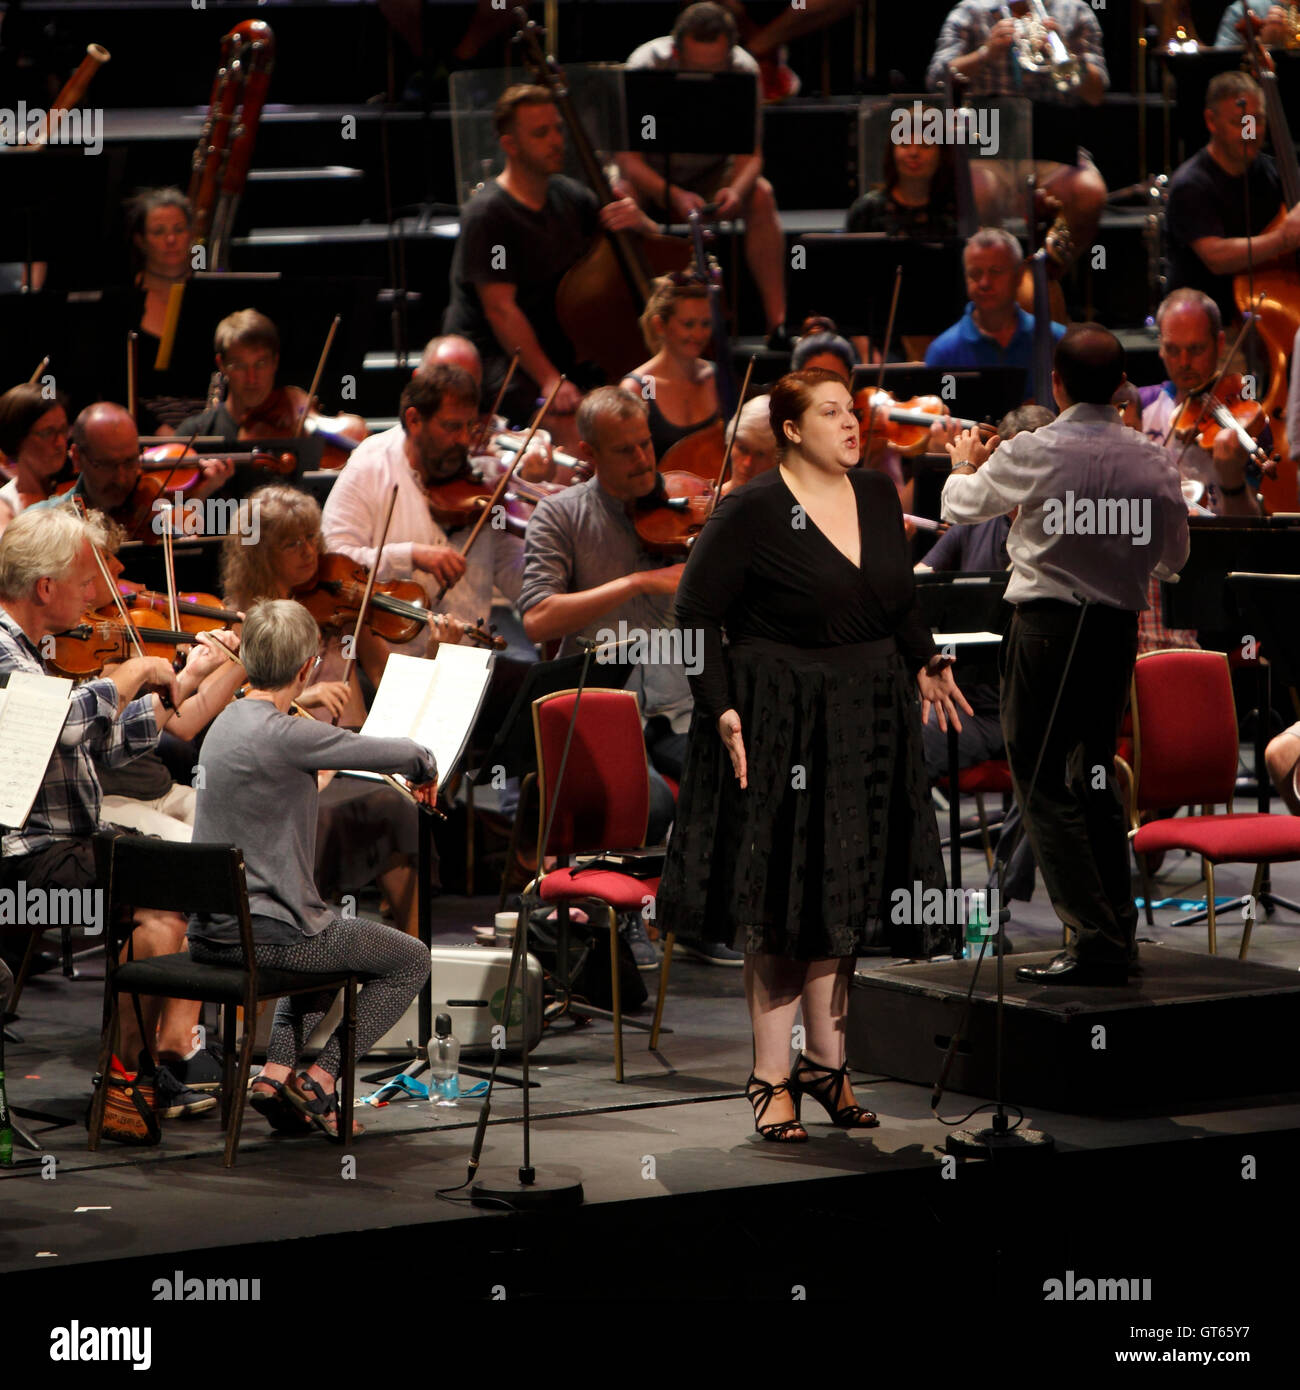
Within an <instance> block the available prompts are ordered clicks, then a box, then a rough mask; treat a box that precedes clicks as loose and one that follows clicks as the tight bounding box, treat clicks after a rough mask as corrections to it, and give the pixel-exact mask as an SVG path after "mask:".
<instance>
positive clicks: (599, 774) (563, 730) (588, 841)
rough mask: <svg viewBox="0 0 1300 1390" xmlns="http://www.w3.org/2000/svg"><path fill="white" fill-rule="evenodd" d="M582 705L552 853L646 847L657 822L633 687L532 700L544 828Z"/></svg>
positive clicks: (557, 813) (553, 833) (555, 822)
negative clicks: (572, 725) (652, 812)
mask: <svg viewBox="0 0 1300 1390" xmlns="http://www.w3.org/2000/svg"><path fill="white" fill-rule="evenodd" d="M575 699H576V702H577V725H576V727H575V728H574V731H573V742H572V743H571V745H570V747H569V757H568V761H567V762H566V763H565V767H564V776H563V778H561V779H560V780H559V798H558V802H557V805H556V808H555V815H554V819H553V820H552V821H551V834H550V839H549V840H548V841H547V844H546V853H547V854H555V855H559V856H565V855H570V854H585V853H590V852H595V851H599V850H615V849H639V848H640V847H641V846H642V845H643V844H644V843H645V833H646V826H647V824H648V823H649V820H650V778H649V773H648V770H647V767H646V749H645V737H644V735H643V733H642V731H641V706H640V702H639V701H638V700H637V697H636V695H635V694H634V693H633V692H632V691H630V690H600V689H595V690H593V689H591V688H587V689H585V690H584V691H583V692H582V696H581V698H580V699H577V692H576V691H574V690H561V691H557V692H556V693H555V694H553V695H546V696H543V698H542V699H540V700H534V701H533V735H534V737H535V739H536V741H537V781H538V790H539V793H540V800H541V822H540V825H541V831H542V832H544V831H545V829H546V822H547V818H548V817H549V816H550V814H551V800H552V797H553V796H554V794H555V793H554V789H555V787H556V782H557V778H559V772H560V761H561V759H562V758H563V755H564V744H565V740H566V738H567V737H568V733H569V725H570V722H571V721H572V719H573V714H574V703H575Z"/></svg>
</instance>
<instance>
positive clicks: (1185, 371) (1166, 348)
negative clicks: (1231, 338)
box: [1142, 289, 1260, 516]
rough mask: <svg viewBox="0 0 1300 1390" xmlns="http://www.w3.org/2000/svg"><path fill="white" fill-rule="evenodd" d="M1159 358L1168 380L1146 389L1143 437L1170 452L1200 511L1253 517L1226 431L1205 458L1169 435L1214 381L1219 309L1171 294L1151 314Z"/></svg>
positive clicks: (1185, 293) (1242, 469) (1235, 445)
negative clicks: (1195, 489) (1195, 490)
mask: <svg viewBox="0 0 1300 1390" xmlns="http://www.w3.org/2000/svg"><path fill="white" fill-rule="evenodd" d="M1156 327H1157V329H1158V331H1159V333H1160V358H1161V361H1163V362H1164V364H1165V370H1166V371H1167V372H1168V373H1169V379H1168V380H1167V381H1165V382H1164V383H1163V384H1162V385H1161V386H1160V387H1158V388H1150V387H1148V388H1145V389H1144V390H1143V392H1142V395H1143V397H1144V398H1145V399H1146V403H1145V405H1144V408H1143V411H1142V432H1143V433H1144V434H1145V435H1147V436H1148V438H1150V439H1154V440H1155V441H1156V442H1157V443H1158V444H1163V445H1164V446H1165V448H1167V449H1168V450H1169V453H1170V457H1172V458H1173V459H1175V460H1176V461H1177V463H1178V471H1179V473H1180V474H1181V475H1182V477H1183V478H1185V479H1188V480H1190V481H1192V482H1194V483H1197V484H1200V487H1201V489H1203V493H1202V496H1201V497H1200V499H1199V500H1200V502H1201V505H1203V506H1204V507H1205V508H1207V509H1208V510H1210V511H1212V512H1213V513H1214V514H1215V515H1216V516H1258V515H1259V514H1260V507H1259V499H1258V498H1257V497H1256V495H1255V491H1254V489H1253V488H1252V487H1250V486H1249V484H1248V482H1247V478H1246V464H1247V458H1246V451H1245V449H1244V447H1243V446H1242V444H1241V442H1240V441H1239V440H1238V438H1237V437H1236V435H1235V434H1234V433H1233V432H1232V431H1230V430H1219V431H1218V433H1217V434H1216V435H1215V438H1214V443H1213V447H1212V449H1211V450H1210V451H1209V452H1207V451H1206V450H1204V449H1202V448H1201V447H1200V445H1199V444H1198V443H1197V442H1196V440H1195V439H1192V440H1190V441H1189V440H1187V439H1186V438H1180V437H1179V435H1178V433H1177V431H1175V432H1174V433H1172V434H1171V433H1170V427H1171V426H1172V425H1173V424H1174V420H1175V417H1178V418H1180V419H1181V420H1183V421H1184V423H1186V424H1190V423H1191V421H1192V420H1193V419H1195V417H1196V414H1197V410H1196V407H1195V404H1194V402H1192V401H1189V395H1190V393H1192V392H1195V391H1197V390H1198V389H1199V388H1200V387H1203V386H1206V385H1207V384H1209V383H1210V382H1211V381H1213V379H1214V374H1215V372H1217V371H1218V368H1219V362H1220V360H1221V359H1222V357H1223V353H1224V346H1225V340H1224V333H1223V323H1222V320H1221V318H1220V317H1219V306H1218V305H1217V304H1216V303H1215V301H1214V300H1213V299H1211V298H1210V296H1209V295H1208V294H1204V293H1202V292H1201V291H1200V290H1193V289H1181V290H1174V292H1173V293H1172V294H1169V295H1167V296H1166V297H1165V298H1164V300H1163V301H1162V302H1161V304H1160V307H1159V309H1157V311H1156Z"/></svg>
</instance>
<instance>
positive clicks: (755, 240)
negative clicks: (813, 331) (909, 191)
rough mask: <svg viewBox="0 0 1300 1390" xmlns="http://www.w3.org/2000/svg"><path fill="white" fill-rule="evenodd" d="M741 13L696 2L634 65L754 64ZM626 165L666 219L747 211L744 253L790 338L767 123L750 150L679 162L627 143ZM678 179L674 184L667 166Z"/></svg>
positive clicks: (781, 339) (781, 338)
mask: <svg viewBox="0 0 1300 1390" xmlns="http://www.w3.org/2000/svg"><path fill="white" fill-rule="evenodd" d="M737 41H738V32H737V29H736V21H735V20H734V19H733V18H732V17H731V15H729V14H728V13H727V11H726V10H724V9H723V8H722V6H721V5H716V4H712V3H709V0H703V3H700V4H695V5H689V6H688V7H687V8H686V9H684V10H683V11H682V12H681V14H679V15H678V16H677V22H676V23H675V24H674V25H673V31H672V33H671V34H665V35H664V36H663V37H662V38H658V39H651V40H650V42H649V43H643V44H642V45H641V46H640V47H639V48H637V49H635V50H634V51H633V52H632V53H631V54H630V55H629V56H628V60H627V62H626V63H625V64H624V66H625V67H626V68H628V69H635V68H655V69H671V70H680V71H682V72H697V73H712V72H752V73H754V74H755V75H756V76H757V74H758V63H757V62H755V60H754V59H753V58H751V57H750V55H749V54H748V53H746V52H745V50H744V49H743V48H740V47H739V46H738V42H737ZM618 164H619V169H620V170H621V171H622V173H623V176H624V178H626V179H627V180H628V181H629V182H630V183H631V185H632V187H633V188H634V189H635V190H636V194H637V197H638V198H639V199H640V200H641V202H642V204H643V205H644V206H645V207H646V208H647V209H648V210H649V211H650V212H651V214H652V215H653V216H654V217H655V218H657V219H659V220H661V221H675V222H685V221H686V219H687V217H688V215H689V214H690V212H691V211H692V210H693V209H696V208H701V207H703V206H704V205H705V204H706V203H710V202H711V203H715V204H716V205H717V212H716V213H715V216H716V217H717V218H718V219H719V220H721V221H733V220H735V219H736V218H739V217H743V218H744V219H745V261H746V264H747V265H748V266H749V270H750V274H751V275H753V277H754V283H755V285H756V286H757V287H758V293H759V298H760V299H761V300H762V302H763V314H764V317H765V318H766V320H767V334H768V346H769V347H771V348H778V349H784V348H788V347H789V345H790V340H789V338H788V337H787V336H786V332H785V307H786V306H785V233H784V232H783V231H782V229H781V217H780V213H779V212H778V210H777V205H776V195H775V194H774V193H773V192H772V185H771V184H770V183H769V182H768V181H767V180H766V179H765V178H763V177H762V174H763V139H762V130H761V127H760V129H758V130H756V131H755V132H754V149H753V152H752V153H750V154H742V155H734V156H733V155H717V154H691V153H683V154H678V155H675V156H674V157H673V161H672V169H671V171H669V170H668V169H667V168H666V167H665V162H664V159H663V157H662V156H659V155H642V154H634V153H631V152H630V151H623V152H622V153H620V154H619V156H618ZM669 172H671V174H672V176H673V180H674V182H673V183H672V184H669V183H668V181H667V177H666V175H667V173H669Z"/></svg>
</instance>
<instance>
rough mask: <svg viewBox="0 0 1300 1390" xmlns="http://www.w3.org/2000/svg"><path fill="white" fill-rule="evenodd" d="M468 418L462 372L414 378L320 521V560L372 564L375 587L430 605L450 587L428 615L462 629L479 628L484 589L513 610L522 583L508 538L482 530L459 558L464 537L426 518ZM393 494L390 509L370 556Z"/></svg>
mask: <svg viewBox="0 0 1300 1390" xmlns="http://www.w3.org/2000/svg"><path fill="white" fill-rule="evenodd" d="M477 418H478V388H477V386H476V384H475V382H474V379H473V377H471V376H470V374H469V373H468V372H467V371H466V370H465V369H464V368H463V367H455V366H450V365H447V364H445V363H443V364H439V365H438V366H435V367H430V368H421V369H420V370H419V371H417V372H416V373H415V374H414V375H413V376H412V378H411V380H410V381H408V382H407V383H406V386H405V387H404V388H403V390H402V397H401V402H400V405H399V408H398V423H397V424H396V425H394V426H393V428H392V429H390V430H385V431H384V432H383V433H382V434H376V435H372V436H371V437H370V438H369V439H367V440H365V441H364V442H363V443H361V444H359V445H358V446H357V448H356V449H355V450H354V451H353V453H352V456H351V457H350V458H349V459H348V461H347V464H346V465H345V466H344V468H343V471H342V472H341V473H340V474H339V476H338V479H337V480H336V482H335V483H334V486H333V487H332V488H331V489H330V494H329V497H328V498H327V499H326V501H325V507H324V510H323V512H322V515H321V531H322V534H323V535H324V537H325V546H326V549H327V550H332V551H342V552H343V554H345V555H348V556H351V558H352V559H354V560H356V561H357V562H358V564H362V565H365V566H366V567H367V568H368V569H369V568H373V567H374V565H375V561H376V557H378V560H379V573H378V575H377V576H376V578H377V579H378V580H379V581H381V582H383V581H387V580H391V579H415V580H416V581H418V582H419V583H420V584H422V585H423V586H424V589H425V592H426V595H427V597H428V599H429V602H430V603H431V604H433V602H434V600H435V599H436V597H437V593H438V590H439V589H440V588H441V587H442V585H443V584H448V585H450V586H451V587H450V588H449V589H448V591H447V594H446V595H445V597H444V598H443V599H442V600H441V601H440V602H439V603H438V604H437V611H439V612H443V613H448V614H450V615H451V616H452V617H453V618H458V619H460V620H462V621H464V622H470V623H473V622H478V621H479V620H480V619H482V620H483V621H484V622H486V621H487V619H488V616H489V614H490V612H491V609H492V588H493V585H494V584H495V585H496V586H497V587H498V588H499V589H500V590H501V592H502V593H503V594H504V595H505V596H506V598H507V599H508V600H509V601H510V602H512V603H513V602H514V601H515V599H516V598H517V597H518V596H519V582H520V579H521V578H522V576H523V542H522V541H521V540H520V539H519V538H518V537H517V536H511V535H508V534H507V533H506V532H505V531H504V530H501V529H499V528H497V527H495V526H493V525H491V524H488V525H485V526H484V527H483V528H482V530H481V532H480V533H479V536H478V538H477V540H476V541H475V542H474V546H473V548H472V549H471V550H470V552H469V556H468V558H467V559H466V558H462V556H461V555H460V552H459V550H458V548H457V544H458V543H459V542H462V541H463V539H464V537H465V536H467V535H468V534H469V532H468V528H464V529H451V530H444V529H443V527H442V526H440V525H439V524H438V522H437V521H436V520H435V519H434V516H433V513H432V511H431V510H430V505H429V496H428V491H427V490H428V488H429V487H431V486H432V485H434V484H436V483H438V482H440V481H445V480H446V479H448V478H451V477H454V476H455V475H456V474H457V473H458V472H459V471H460V470H461V469H462V468H463V467H464V466H465V462H466V459H467V456H468V445H469V431H470V427H471V425H473V424H474V423H475V421H476V420H477ZM394 485H396V487H397V503H396V505H395V507H394V508H393V518H392V521H391V522H390V524H389V528H388V535H387V538H386V540H385V543H384V548H383V554H382V555H379V552H378V547H379V539H380V535H381V533H382V531H383V527H384V516H385V514H386V513H387V510H388V499H389V497H390V496H391V495H392V491H393V487H394ZM434 635H435V636H440V635H442V634H441V633H435V634H434ZM402 650H406V649H405V648H403V649H402ZM422 653H423V646H421V654H422Z"/></svg>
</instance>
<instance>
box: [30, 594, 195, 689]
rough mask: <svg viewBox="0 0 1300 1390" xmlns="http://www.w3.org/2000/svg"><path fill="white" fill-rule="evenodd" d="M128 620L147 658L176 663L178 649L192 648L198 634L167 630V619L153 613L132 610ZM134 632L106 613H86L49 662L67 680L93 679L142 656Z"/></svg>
mask: <svg viewBox="0 0 1300 1390" xmlns="http://www.w3.org/2000/svg"><path fill="white" fill-rule="evenodd" d="M128 616H129V618H130V620H131V622H132V624H133V625H134V627H135V628H136V631H137V633H138V635H139V638H140V645H141V647H142V648H143V653H144V655H145V656H157V657H162V659H163V660H164V661H174V659H175V657H176V655H177V648H178V647H182V646H188V645H192V644H193V642H194V633H192V632H178V631H176V630H174V629H172V628H169V627H168V626H167V619H166V618H164V617H163V616H162V614H161V613H155V612H154V611H153V610H152V609H148V608H140V609H132V610H130V612H129V613H128ZM139 655H140V653H139V652H137V651H136V648H135V643H134V642H133V641H132V640H131V633H130V630H129V629H128V628H127V626H126V624H125V623H123V622H122V620H121V618H119V617H118V616H117V615H116V613H114V614H113V615H112V616H111V617H110V616H107V615H106V614H105V613H104V612H103V611H102V610H100V611H96V612H90V613H85V614H83V615H82V619H81V621H80V622H79V623H77V624H76V626H75V627H70V628H69V629H68V630H67V631H66V632H62V633H60V634H59V635H58V636H56V637H55V639H54V655H53V656H51V657H50V658H49V659H48V660H49V665H50V667H51V668H52V669H53V670H56V671H58V672H59V674H60V675H64V676H73V677H76V676H91V675H96V674H98V672H100V671H102V670H103V669H104V667H105V666H108V665H111V664H112V663H113V662H116V661H128V660H130V658H131V657H133V656H139Z"/></svg>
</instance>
